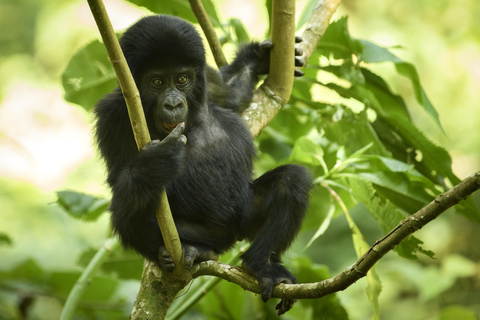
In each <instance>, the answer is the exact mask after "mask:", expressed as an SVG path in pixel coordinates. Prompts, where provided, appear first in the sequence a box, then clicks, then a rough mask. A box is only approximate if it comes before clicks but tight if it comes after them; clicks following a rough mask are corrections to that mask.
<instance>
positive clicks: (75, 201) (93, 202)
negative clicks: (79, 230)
mask: <svg viewBox="0 0 480 320" xmlns="http://www.w3.org/2000/svg"><path fill="white" fill-rule="evenodd" d="M57 203H58V204H59V205H60V206H61V207H62V208H63V209H64V210H65V211H66V212H67V213H68V214H69V215H70V216H72V217H74V218H76V219H82V220H85V221H95V220H96V219H97V218H98V217H99V216H100V215H101V214H102V213H103V212H105V211H106V210H107V209H108V207H109V206H110V201H109V200H107V199H103V198H97V197H94V196H92V195H89V194H85V193H81V192H75V191H58V192H57Z"/></svg>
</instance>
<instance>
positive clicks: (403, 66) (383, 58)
mask: <svg viewBox="0 0 480 320" xmlns="http://www.w3.org/2000/svg"><path fill="white" fill-rule="evenodd" d="M360 41H361V42H362V44H363V46H364V51H363V56H362V59H363V61H365V62H367V63H378V62H393V63H394V64H395V68H396V69H397V71H398V73H400V74H401V75H403V76H405V77H407V78H408V79H409V80H410V81H411V83H412V85H413V90H414V92H415V98H416V99H417V101H418V103H419V104H420V105H421V106H422V107H423V108H424V109H425V111H426V112H427V113H428V114H429V115H430V116H431V117H432V118H433V120H434V121H435V123H436V124H437V126H438V128H439V129H440V130H441V131H442V132H443V133H444V134H446V133H445V130H444V129H443V127H442V124H441V123H440V117H439V115H438V112H437V110H435V108H434V107H433V105H432V103H431V102H430V100H429V99H428V97H427V94H426V93H425V91H424V90H423V87H422V85H421V84H420V78H419V76H418V72H417V69H416V68H415V66H414V65H413V64H411V63H408V62H405V61H403V60H401V59H400V58H398V57H397V56H396V55H394V54H393V53H391V52H390V51H389V50H388V49H387V48H384V47H380V46H377V45H376V44H373V43H371V42H369V41H365V40H360Z"/></svg>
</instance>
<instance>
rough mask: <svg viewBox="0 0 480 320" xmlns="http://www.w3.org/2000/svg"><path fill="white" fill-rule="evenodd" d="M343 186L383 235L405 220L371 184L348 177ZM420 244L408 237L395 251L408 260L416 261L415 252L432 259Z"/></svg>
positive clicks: (430, 254) (357, 178)
mask: <svg viewBox="0 0 480 320" xmlns="http://www.w3.org/2000/svg"><path fill="white" fill-rule="evenodd" d="M344 184H345V185H347V186H349V187H350V188H351V190H352V192H353V194H354V195H355V198H356V199H357V200H358V201H359V202H361V203H362V204H363V205H364V206H365V207H367V208H368V209H369V210H370V212H371V214H372V216H373V217H374V218H375V219H376V220H377V222H378V223H379V224H380V226H381V227H382V229H383V232H384V233H385V234H386V233H388V232H390V231H391V230H392V229H393V228H395V227H396V226H397V224H398V223H399V222H400V221H402V220H403V219H404V218H405V216H404V215H403V214H402V213H401V212H400V211H399V210H398V209H397V207H396V206H395V205H394V204H393V203H392V202H390V201H389V200H388V199H385V198H384V197H383V196H382V195H381V194H379V193H378V192H376V191H375V188H374V187H373V185H372V183H371V182H369V181H367V180H365V179H364V178H361V177H358V176H355V175H349V176H348V177H347V178H345V179H344ZM421 244H422V242H421V241H420V240H419V239H417V238H415V237H414V236H409V237H407V238H406V239H405V240H403V241H402V242H401V243H400V244H399V245H398V246H397V247H396V248H395V250H396V251H397V252H398V254H400V255H401V256H403V257H406V258H409V259H416V253H417V252H421V253H423V254H426V255H427V256H430V257H432V256H433V253H432V252H431V251H427V250H424V249H423V248H422V247H421Z"/></svg>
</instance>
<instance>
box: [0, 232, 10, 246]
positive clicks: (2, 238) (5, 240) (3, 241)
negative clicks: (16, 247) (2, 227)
mask: <svg viewBox="0 0 480 320" xmlns="http://www.w3.org/2000/svg"><path fill="white" fill-rule="evenodd" d="M5 245H6V246H10V245H12V239H10V237H9V236H8V235H7V234H6V233H3V232H0V246H5Z"/></svg>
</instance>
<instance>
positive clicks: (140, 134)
mask: <svg viewBox="0 0 480 320" xmlns="http://www.w3.org/2000/svg"><path fill="white" fill-rule="evenodd" d="M88 4H89V6H90V10H91V11H92V15H93V17H94V18H95V22H96V23H97V27H98V30H99V31H100V34H101V36H102V39H103V42H104V44H105V48H106V49H107V53H108V57H109V59H110V62H111V63H112V66H113V69H114V70H115V73H116V75H117V78H118V82H119V84H120V88H121V89H122V92H123V97H124V98H125V102H126V104H127V108H128V115H129V117H130V122H131V124H132V130H133V134H134V136H135V141H136V143H137V147H138V149H139V150H140V149H141V148H143V146H145V145H146V144H147V143H149V142H150V134H149V132H148V127H147V122H146V120H145V114H144V112H143V108H142V102H141V100H140V94H139V92H138V89H137V86H136V84H135V81H134V80H133V77H132V74H131V72H130V69H129V67H128V65H127V61H126V60H125V56H124V55H123V52H122V49H121V48H120V44H119V43H118V40H117V37H116V35H115V31H114V30H113V27H112V23H111V22H110V18H109V17H108V14H107V11H106V9H105V6H104V4H103V2H102V0H88ZM155 215H156V217H157V221H158V225H159V226H160V229H161V232H162V236H163V240H164V242H165V247H166V248H167V250H168V252H170V254H171V255H172V258H173V260H174V261H175V271H174V274H176V275H178V276H180V277H182V275H183V274H185V271H184V268H183V254H182V247H181V244H180V238H179V236H178V233H177V229H176V228H175V224H174V223H173V218H172V213H171V211H170V206H169V204H168V199H167V195H166V193H165V190H163V191H162V192H161V194H160V206H159V207H158V208H157V211H156V212H155Z"/></svg>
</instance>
